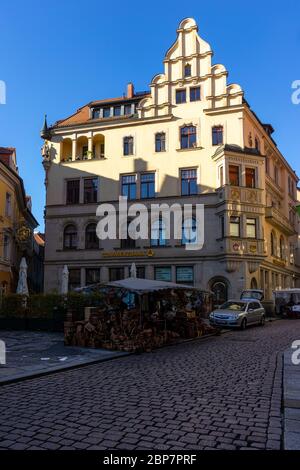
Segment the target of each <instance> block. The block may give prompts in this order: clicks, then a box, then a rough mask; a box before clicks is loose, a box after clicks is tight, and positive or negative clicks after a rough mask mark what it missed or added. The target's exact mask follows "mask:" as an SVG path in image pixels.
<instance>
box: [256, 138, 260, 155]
mask: <svg viewBox="0 0 300 470" xmlns="http://www.w3.org/2000/svg"><path fill="white" fill-rule="evenodd" d="M255 149H256V150H257V151H258V152H260V140H259V138H258V137H255Z"/></svg>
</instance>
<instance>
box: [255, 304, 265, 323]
mask: <svg viewBox="0 0 300 470" xmlns="http://www.w3.org/2000/svg"><path fill="white" fill-rule="evenodd" d="M263 313H264V308H263V306H262V305H261V303H260V302H256V307H255V321H256V323H260V322H261V317H262V315H263Z"/></svg>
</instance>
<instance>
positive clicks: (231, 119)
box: [42, 18, 300, 301]
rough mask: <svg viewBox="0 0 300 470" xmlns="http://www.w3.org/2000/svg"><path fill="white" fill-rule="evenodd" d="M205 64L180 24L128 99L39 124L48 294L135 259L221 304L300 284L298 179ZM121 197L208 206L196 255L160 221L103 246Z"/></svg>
mask: <svg viewBox="0 0 300 470" xmlns="http://www.w3.org/2000/svg"><path fill="white" fill-rule="evenodd" d="M212 56H213V52H212V49H211V47H210V45H209V44H208V43H207V42H205V41H204V40H203V39H202V38H201V37H200V36H199V34H198V27H197V25H196V23H195V21H194V20H193V19H191V18H187V19H185V20H183V21H182V22H181V23H180V25H179V28H178V30H177V39H176V41H175V43H174V44H173V45H172V46H171V48H170V49H169V50H168V51H167V53H166V55H165V58H164V61H163V67H164V71H163V73H161V74H158V75H156V76H154V78H153V79H152V81H151V83H150V90H149V91H146V92H138V93H135V91H134V87H133V85H132V84H131V83H130V84H129V85H128V88H127V93H126V96H123V97H120V98H113V99H105V100H101V101H94V102H91V103H89V104H87V105H85V106H83V107H82V108H80V109H79V110H78V111H77V112H75V113H74V114H73V115H72V116H70V117H68V118H66V119H63V120H60V121H58V122H56V123H55V124H54V125H53V126H51V127H50V128H48V126H47V124H46V123H45V126H44V128H43V131H42V137H43V138H44V140H45V144H44V147H43V151H42V154H43V165H44V168H45V174H46V177H45V184H46V190H47V197H46V212H45V214H46V249H45V289H46V291H52V290H58V289H59V286H60V279H61V274H62V269H63V266H64V265H67V266H68V268H69V272H70V288H73V287H78V286H83V285H87V284H91V283H94V282H97V281H99V280H101V281H106V280H109V279H111V280H113V279H117V278H120V277H123V276H128V275H129V268H130V265H131V263H132V262H135V263H136V266H137V269H138V276H145V277H147V278H155V279H163V280H170V281H177V282H181V283H189V284H193V285H195V286H198V287H201V288H204V289H211V290H213V291H214V292H215V295H216V299H217V300H218V301H222V300H225V299H226V298H227V297H235V296H237V295H240V292H241V290H242V289H245V288H250V287H252V288H256V287H261V288H262V289H264V291H265V295H266V298H267V299H270V298H271V296H272V290H273V289H275V288H279V287H292V286H295V285H297V283H299V279H300V268H299V261H298V250H297V247H298V236H297V230H296V224H297V222H298V219H297V217H298V216H297V213H296V206H297V183H298V177H297V175H296V174H295V172H294V171H293V169H292V168H291V167H290V165H289V164H288V162H287V160H286V159H285V158H284V156H283V155H282V154H281V153H280V151H279V149H278V148H277V146H276V143H275V141H274V140H273V138H272V133H273V129H272V126H271V125H269V124H263V123H262V122H261V121H260V120H259V119H258V117H257V116H256V115H255V113H254V112H253V111H252V110H251V108H250V106H249V104H248V103H247V102H246V100H245V99H244V93H243V90H242V88H241V87H240V86H239V85H237V84H228V81H227V77H228V72H227V70H226V69H225V67H224V66H223V65H220V64H215V65H213V64H212ZM120 195H125V196H128V199H129V204H130V202H133V201H134V202H136V201H140V202H143V203H144V204H146V206H149V207H150V205H151V204H161V203H167V204H170V205H171V204H174V203H179V204H180V205H182V204H187V203H188V204H204V206H205V225H204V246H203V249H202V250H199V251H188V250H186V249H185V242H186V241H185V240H175V239H171V240H165V239H164V230H165V223H164V220H163V218H160V219H159V220H157V221H154V222H153V221H152V226H150V227H149V233H150V235H149V238H148V239H147V240H146V239H144V240H136V241H135V242H134V241H133V240H131V239H128V240H118V239H117V240H114V241H111V240H105V241H100V242H99V240H98V238H97V237H96V235H95V228H96V224H97V222H98V220H99V219H98V218H97V217H96V209H97V207H98V205H99V204H100V203H105V202H109V203H112V204H115V205H116V207H117V203H118V198H119V196H120ZM189 223H190V224H191V226H192V225H193V223H194V221H193V217H192V218H191V220H190V222H189ZM149 224H150V221H149ZM150 225H151V224H150ZM154 232H155V233H156V235H155V236H153V235H154ZM151 238H152V240H151Z"/></svg>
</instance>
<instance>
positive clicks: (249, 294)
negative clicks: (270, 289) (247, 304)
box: [241, 290, 263, 300]
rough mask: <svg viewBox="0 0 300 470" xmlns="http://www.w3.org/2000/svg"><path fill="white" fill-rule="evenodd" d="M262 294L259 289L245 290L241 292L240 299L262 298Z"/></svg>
mask: <svg viewBox="0 0 300 470" xmlns="http://www.w3.org/2000/svg"><path fill="white" fill-rule="evenodd" d="M262 297H263V294H262V292H259V291H253V290H245V291H244V292H243V294H242V297H241V298H242V299H256V300H262Z"/></svg>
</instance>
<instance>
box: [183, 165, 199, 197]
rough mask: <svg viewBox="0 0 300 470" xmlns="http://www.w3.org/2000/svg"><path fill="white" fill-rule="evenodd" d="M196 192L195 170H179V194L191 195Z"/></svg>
mask: <svg viewBox="0 0 300 470" xmlns="http://www.w3.org/2000/svg"><path fill="white" fill-rule="evenodd" d="M197 193H198V187H197V170H196V169H191V170H181V195H182V196H191V195H193V194H197Z"/></svg>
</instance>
